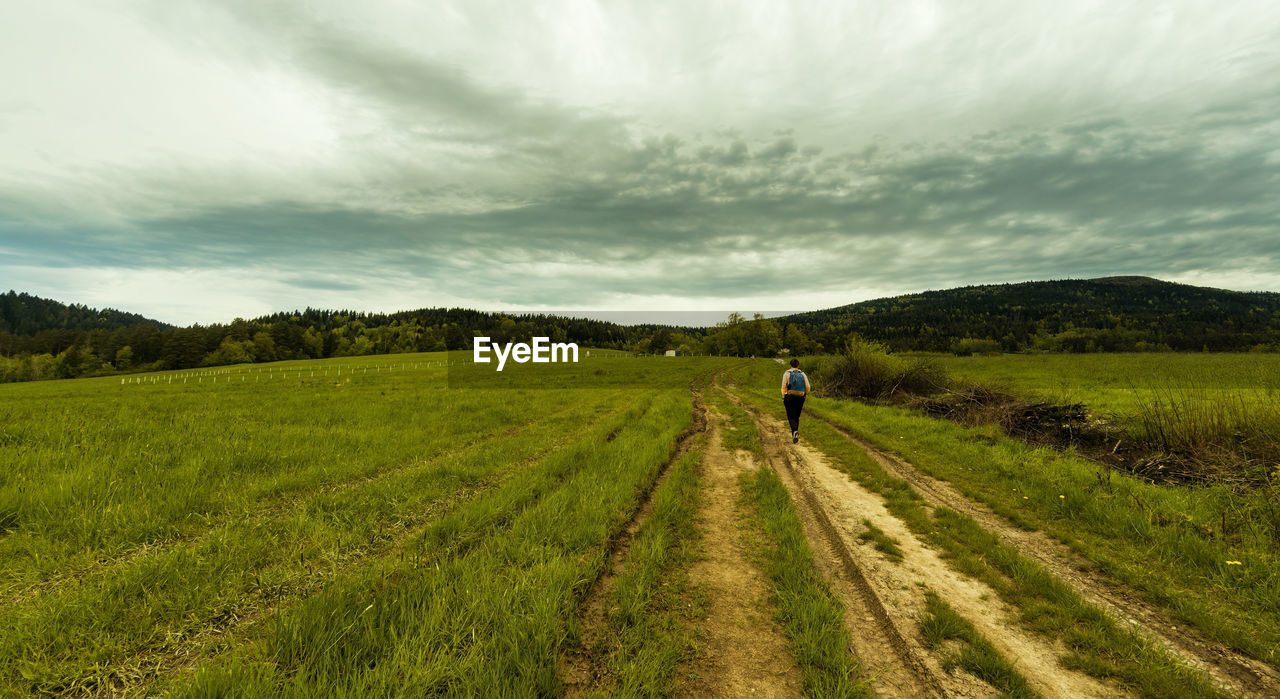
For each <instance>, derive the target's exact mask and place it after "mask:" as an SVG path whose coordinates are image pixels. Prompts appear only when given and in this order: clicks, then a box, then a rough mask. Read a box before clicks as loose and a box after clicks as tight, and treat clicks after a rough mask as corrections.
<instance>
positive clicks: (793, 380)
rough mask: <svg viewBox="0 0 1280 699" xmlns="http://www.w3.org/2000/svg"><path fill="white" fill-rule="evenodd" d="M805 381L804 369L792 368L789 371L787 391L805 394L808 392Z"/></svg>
mask: <svg viewBox="0 0 1280 699" xmlns="http://www.w3.org/2000/svg"><path fill="white" fill-rule="evenodd" d="M804 383H805V382H804V372H803V371H800V370H799V369H792V370H791V371H789V372H787V393H790V394H792V395H799V396H803V395H804V394H805V393H806V391H805V388H804Z"/></svg>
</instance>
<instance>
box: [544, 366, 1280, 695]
mask: <svg viewBox="0 0 1280 699" xmlns="http://www.w3.org/2000/svg"><path fill="white" fill-rule="evenodd" d="M726 388H727V387H725V386H721V385H719V384H717V385H716V387H715V388H712V389H710V390H725V389H726ZM725 393H726V395H728V396H729V398H730V399H731V400H733V401H734V402H735V403H736V404H737V405H738V406H739V407H742V408H744V409H745V410H747V412H748V414H749V415H751V417H752V418H753V420H754V421H755V425H756V428H757V431H758V433H759V435H760V438H761V440H762V442H763V443H764V446H765V452H766V464H765V466H766V467H770V468H773V469H774V470H775V471H776V472H777V473H778V475H779V477H780V478H781V479H782V481H783V483H784V485H785V486H786V487H787V489H788V491H789V492H790V494H791V496H792V501H793V502H794V503H795V505H796V508H797V511H798V513H799V515H800V517H801V521H802V523H803V525H804V528H805V533H806V535H807V538H808V539H809V542H810V545H811V547H812V549H813V552H814V557H815V563H816V565H817V568H818V569H819V572H821V573H822V575H823V577H824V578H825V579H826V580H827V581H828V583H829V584H830V586H831V589H832V591H833V593H835V595H836V596H837V598H838V599H839V600H840V601H841V602H842V603H843V604H844V607H845V621H846V626H847V627H848V628H849V629H850V631H851V638H850V644H851V648H850V650H851V652H853V653H854V654H855V655H856V656H857V657H858V658H859V659H860V660H861V662H862V663H863V665H864V667H865V668H866V669H867V674H868V677H869V678H870V681H871V683H872V687H873V689H874V690H875V692H876V693H877V694H878V695H881V696H891V697H917V696H960V697H977V696H992V695H994V694H996V693H997V692H996V691H995V689H994V688H993V687H991V686H990V685H988V684H986V683H985V682H983V681H981V680H979V679H976V678H974V677H972V676H971V675H969V674H968V673H966V672H964V671H962V670H958V669H954V670H952V671H951V672H948V671H946V670H944V668H943V664H942V663H943V657H942V655H941V654H940V652H938V651H932V650H930V649H928V648H926V647H924V645H923V643H922V641H921V636H920V632H919V626H920V621H921V619H922V618H923V617H924V616H925V595H924V593H925V591H926V590H931V591H933V592H935V593H936V594H938V595H939V596H940V597H941V598H942V599H943V600H945V601H946V602H947V603H948V604H949V605H950V606H951V607H952V608H953V609H954V610H955V611H956V612H957V613H959V614H960V615H961V616H963V617H964V618H965V619H967V620H968V621H969V622H970V623H971V624H973V625H974V627H975V628H976V629H977V630H978V631H979V632H980V633H981V634H982V635H983V636H984V637H985V638H987V639H988V640H989V641H990V642H991V643H992V644H993V645H994V646H995V647H996V649H997V650H998V651H999V652H1000V654H1001V655H1002V656H1003V657H1004V658H1005V659H1007V660H1008V661H1010V662H1011V663H1013V665H1014V666H1015V667H1016V669H1017V670H1018V671H1019V672H1020V673H1021V674H1022V675H1023V676H1024V677H1025V678H1026V679H1027V680H1028V682H1030V684H1031V686H1032V687H1033V689H1035V690H1036V691H1037V692H1038V693H1040V694H1041V695H1043V696H1048V697H1092V696H1118V695H1125V694H1126V693H1127V692H1126V691H1125V690H1124V689H1122V688H1120V687H1118V686H1116V685H1114V684H1110V683H1104V682H1101V681H1099V680H1097V679H1096V678H1093V677H1090V676H1088V675H1086V674H1084V673H1081V672H1076V671H1071V670H1067V669H1065V668H1063V667H1062V665H1061V663H1060V661H1059V659H1060V658H1061V657H1063V655H1065V654H1066V648H1065V646H1064V645H1063V644H1061V643H1060V642H1057V641H1055V640H1053V639H1050V638H1046V637H1045V636H1043V635H1039V634H1036V633H1034V632H1032V631H1029V630H1027V629H1026V628H1024V627H1023V626H1022V625H1021V624H1020V623H1019V621H1018V616H1019V615H1018V614H1017V610H1013V609H1009V608H1007V606H1006V605H1005V604H1004V603H1003V602H1002V601H1001V600H1000V598H999V596H998V595H997V594H996V593H995V592H994V591H993V590H991V589H990V588H989V587H987V586H986V585H985V584H984V583H981V582H979V581H976V580H973V579H971V578H968V577H966V576H964V575H962V574H960V573H958V572H956V571H955V570H953V569H952V568H951V567H950V566H949V565H948V564H947V563H946V562H945V561H943V560H942V558H941V557H940V556H939V555H938V553H937V552H936V551H934V550H933V549H932V548H930V547H929V546H927V545H925V544H924V543H923V542H922V541H921V540H920V539H918V538H917V537H916V536H915V535H914V533H913V532H912V531H911V530H910V529H909V528H907V526H906V525H905V524H904V523H903V522H902V521H901V520H899V519H898V518H897V517H895V516H894V515H892V514H891V513H890V512H889V511H888V509H887V508H886V507H885V503H884V501H883V499H882V497H881V496H880V495H878V494H877V493H874V492H871V491H869V490H867V489H865V488H863V487H862V486H861V485H860V484H858V483H856V482H855V481H854V480H852V479H851V478H850V477H849V476H848V475H847V474H845V473H844V472H842V471H839V470H837V469H836V468H834V467H833V466H832V465H831V464H830V463H829V461H828V459H827V458H826V457H825V456H824V455H823V454H822V453H820V452H818V451H816V450H814V449H811V448H809V447H807V446H806V445H804V444H792V443H791V440H790V432H789V431H788V428H787V427H786V426H785V425H784V424H783V422H782V421H781V420H780V419H779V418H777V417H774V416H772V415H767V414H762V413H761V412H760V411H757V410H755V409H754V408H752V407H750V406H748V405H746V404H745V403H743V402H742V401H741V400H740V399H739V398H737V397H736V396H735V395H733V393H732V392H730V391H728V390H726V391H725ZM695 405H696V411H695V412H696V414H697V415H699V416H700V418H699V419H695V426H696V427H697V429H700V430H706V431H707V432H708V437H709V439H708V440H707V444H706V447H705V452H704V455H703V464H702V471H701V474H702V476H701V477H702V480H703V484H704V494H703V505H702V511H701V513H700V515H699V529H700V530H701V531H702V536H703V537H704V547H703V550H704V552H705V554H706V555H705V556H704V558H703V559H701V560H699V561H698V562H696V563H695V564H694V565H693V566H692V568H691V569H690V579H691V581H692V582H693V583H694V585H695V586H696V587H698V588H699V589H701V590H702V591H703V592H704V593H705V594H706V595H707V599H708V607H707V615H706V617H705V618H704V619H701V620H699V621H698V622H697V625H698V628H697V630H696V634H697V637H698V639H699V645H700V647H699V652H698V653H697V654H696V655H695V656H694V657H691V658H688V659H687V660H686V661H685V662H684V663H682V665H681V667H680V670H679V683H678V687H679V692H680V693H681V694H682V695H693V696H744V695H757V696H787V697H789V696H799V694H800V691H801V688H802V680H801V676H800V672H799V670H798V668H797V667H796V665H795V662H794V660H793V659H792V657H791V654H790V652H789V644H788V643H787V641H786V638H785V637H784V636H783V634H782V633H781V631H780V629H779V628H778V626H777V624H776V622H774V621H773V619H772V618H771V617H770V614H769V612H768V610H767V608H766V606H765V604H764V600H765V599H766V598H767V585H768V582H767V581H766V580H765V579H764V578H763V576H762V575H761V573H760V572H759V570H758V569H757V568H756V566H755V565H753V564H752V562H751V561H750V560H749V555H748V553H747V552H746V551H745V550H744V548H743V543H742V539H741V530H740V513H739V512H738V509H737V503H738V498H739V485H738V475H739V474H740V473H741V472H742V471H743V470H746V469H752V468H757V467H759V464H757V463H755V460H754V459H753V458H752V457H750V456H749V455H747V454H746V453H745V452H740V453H739V454H737V455H734V454H730V453H728V452H727V451H726V450H725V449H724V447H723V445H722V442H721V439H720V431H721V426H722V422H723V416H720V415H718V414H716V413H715V412H714V411H709V410H708V409H707V408H706V407H705V406H704V405H703V403H702V398H701V395H697V394H695ZM808 416H809V419H821V418H816V416H813V415H812V414H809V415H808ZM824 422H827V424H829V425H831V426H832V427H833V428H835V429H837V430H838V431H840V432H841V433H843V434H844V435H845V436H846V437H847V438H848V439H850V440H852V441H854V442H855V443H856V444H858V446H859V447H861V448H862V449H864V450H865V451H866V452H867V453H868V454H869V455H871V456H872V458H874V459H875V460H876V461H877V463H879V464H880V466H881V467H882V468H884V469H885V470H886V471H887V472H888V473H890V474H892V475H894V476H896V477H899V478H901V479H903V480H906V481H907V482H909V483H910V484H911V485H912V487H913V488H915V489H916V490H917V491H918V492H919V493H920V495H921V496H923V498H924V499H925V500H926V501H927V502H928V503H930V504H931V505H933V506H941V507H948V508H951V509H954V510H956V511H958V512H961V513H963V514H966V515H968V516H970V517H972V518H973V519H974V520H975V521H977V522H978V523H979V524H980V525H982V526H983V527H984V528H986V529H987V530H989V531H991V532H993V533H995V534H997V535H998V536H999V537H1000V538H1001V540H1002V541H1004V542H1005V543H1006V544H1008V545H1010V546H1012V547H1014V548H1015V549H1017V550H1018V551H1019V552H1020V553H1022V554H1023V555H1024V556H1027V557H1028V558H1030V559H1032V560H1035V561H1037V562H1039V563H1040V564H1042V565H1044V566H1045V568H1046V569H1048V570H1049V571H1050V572H1051V573H1053V574H1054V575H1055V576H1057V577H1058V578H1060V579H1062V580H1063V581H1065V582H1067V583H1068V584H1070V585H1071V586H1072V587H1073V588H1075V589H1076V590H1077V591H1078V592H1079V593H1080V594H1081V595H1082V596H1083V597H1084V598H1085V599H1087V600H1088V601H1090V602H1091V603H1094V604H1096V605H1098V606H1099V607H1101V608H1103V609H1105V610H1107V611H1108V612H1109V613H1110V614H1112V615H1113V616H1114V617H1115V618H1117V619H1119V620H1121V621H1123V622H1124V623H1128V624H1130V625H1133V626H1136V627H1139V629H1140V630H1141V631H1142V632H1144V633H1146V634H1147V635H1148V636H1150V637H1152V638H1153V639H1154V640H1155V641H1156V642H1158V643H1160V644H1161V645H1163V646H1165V647H1166V648H1168V649H1169V650H1170V652H1171V653H1173V654H1175V655H1176V656H1177V657H1179V658H1181V659H1183V660H1184V661H1185V662H1187V663H1188V664H1189V665H1192V666H1194V667H1197V668H1200V669H1202V670H1204V671H1205V672H1207V673H1209V674H1210V676H1212V677H1213V678H1214V680H1215V681H1216V683H1217V684H1218V686H1219V688H1220V689H1222V690H1224V691H1226V692H1228V693H1232V694H1244V695H1259V696H1280V676H1278V674H1277V673H1276V671H1275V670H1274V669H1273V668H1270V667H1269V666H1267V665H1264V664H1262V663H1259V662H1257V661H1254V660H1252V659H1250V658H1247V657H1245V656H1243V655H1241V654H1239V653H1237V652H1235V651H1232V650H1231V649H1228V648H1225V647H1223V646H1221V645H1219V644H1213V643H1209V642H1207V641H1205V640H1204V639H1202V638H1200V637H1199V636H1198V635H1197V634H1195V633H1194V632H1193V631H1190V630H1188V629H1186V628H1181V627H1178V626H1176V625H1175V624H1173V623H1172V622H1170V621H1169V620H1168V619H1167V618H1166V617H1164V616H1163V615H1162V614H1160V613H1159V612H1158V611H1157V610H1155V609H1153V608H1151V607H1150V606H1149V605H1147V604H1145V603H1143V602H1142V601H1140V600H1137V599H1136V598H1134V597H1133V596H1132V595H1130V594H1128V593H1126V591H1125V590H1124V589H1123V588H1121V587H1119V586H1117V585H1116V584H1115V583H1113V582H1111V581H1109V580H1108V579H1107V578H1106V576H1105V575H1103V574H1102V573H1101V572H1100V571H1098V570H1097V569H1096V567H1094V566H1092V565H1091V564H1089V562H1088V561H1086V560H1085V559H1083V558H1082V557H1081V556H1079V555H1078V554H1076V553H1075V552H1073V551H1072V550H1071V549H1069V548H1068V547H1067V546H1065V545H1064V544H1062V543H1061V542H1059V541H1057V540H1055V539H1052V538H1051V537H1049V536H1047V535H1046V534H1044V533H1043V532H1034V531H1032V532H1029V531H1025V530H1023V529H1020V528H1018V527H1016V526H1014V525H1012V524H1011V523H1010V522H1008V521H1007V520H1005V519H1004V518H1002V517H1000V516H999V515H997V514H995V513H994V512H992V511H991V510H990V509H989V508H988V507H986V506H984V505H981V504H979V503H975V502H973V501H971V500H969V499H968V498H966V497H965V496H963V495H962V494H960V493H959V492H958V491H957V490H956V489H955V488H954V487H952V486H951V485H950V484H948V483H946V482H943V481H939V480H937V479H934V478H932V477H930V476H928V475H926V474H923V473H921V472H920V471H919V470H917V469H915V468H914V467H912V466H911V465H910V464H908V463H907V462H905V461H904V460H902V459H901V458H899V457H897V456H895V455H893V454H890V453H887V452H884V451H882V450H879V449H877V448H875V447H874V446H873V445H871V444H868V443H866V442H865V441H862V440H860V439H859V438H857V437H856V436H855V435H853V434H852V433H850V431H849V430H847V429H845V428H842V427H841V426H839V425H837V424H835V423H831V422H829V421H825V420H824ZM649 509H650V505H649V503H647V502H646V503H645V504H644V505H643V506H642V507H641V508H640V509H639V511H638V512H637V516H636V518H635V519H634V520H633V522H632V523H631V525H630V526H629V527H628V529H627V531H626V532H625V533H624V534H623V536H622V537H621V539H620V541H619V542H618V545H617V547H616V549H615V551H614V552H613V555H612V558H611V566H610V567H609V569H608V570H607V572H606V574H605V575H604V576H603V577H602V578H601V580H600V581H599V582H598V584H597V585H596V586H595V588H594V592H593V594H592V595H591V597H590V598H589V600H588V602H587V604H586V607H585V609H584V615H585V618H584V622H585V623H584V627H585V634H584V641H585V642H584V644H583V648H584V649H590V648H591V647H592V646H591V642H592V639H593V638H597V639H598V637H599V636H600V634H604V633H607V629H606V625H605V609H604V606H603V605H604V600H605V599H607V597H608V593H609V590H610V589H611V586H612V581H613V579H614V578H615V577H616V575H617V574H618V573H619V566H620V565H622V560H623V559H624V557H625V552H626V550H627V547H628V545H629V542H630V538H631V537H632V536H633V535H634V534H635V532H636V531H637V529H638V528H639V526H640V524H641V523H642V522H643V521H644V520H645V519H647V517H648V511H649ZM864 521H869V522H870V523H871V524H872V525H874V526H875V527H876V528H878V529H880V530H881V531H883V532H884V533H885V534H887V535H888V536H889V537H891V538H893V539H894V540H896V542H897V544H898V546H899V548H900V549H901V552H902V555H903V558H902V560H901V561H892V560H889V559H888V558H887V557H885V556H884V555H883V554H881V553H880V552H878V551H876V550H875V549H874V548H873V547H871V546H870V545H867V544H864V543H862V542H861V541H860V540H859V536H860V535H861V534H862V533H863V532H864V531H865V530H866V528H867V527H866V525H865V524H864ZM947 652H949V651H948V650H943V651H942V653H947ZM593 655H594V656H595V657H593ZM562 670H564V671H565V672H566V676H567V678H568V689H569V693H570V694H571V695H580V694H582V693H584V692H586V691H591V690H599V689H605V688H607V686H608V678H607V677H604V676H603V673H604V670H603V665H602V660H601V657H600V654H599V653H598V652H597V653H594V654H593V653H592V652H590V651H589V650H588V651H585V652H579V653H578V654H576V655H570V656H568V657H567V658H566V662H565V665H563V666H562Z"/></svg>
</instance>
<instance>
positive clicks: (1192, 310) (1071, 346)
mask: <svg viewBox="0 0 1280 699" xmlns="http://www.w3.org/2000/svg"><path fill="white" fill-rule="evenodd" d="M777 320H778V321H779V322H780V323H796V324H797V325H799V326H800V327H801V328H802V329H804V331H805V332H806V333H808V334H809V335H811V336H814V337H815V338H816V339H818V340H819V341H820V342H822V343H823V344H824V345H826V346H827V347H828V349H830V348H831V347H832V344H831V343H833V342H839V341H840V338H842V337H844V336H846V335H848V333H850V332H856V333H858V334H860V335H863V336H864V337H867V338H871V339H875V340H879V341H881V342H885V343H887V344H888V345H889V346H890V347H892V348H893V349H895V350H898V351H907V350H924V351H961V352H968V351H985V350H991V351H1005V352H1017V351H1023V350H1045V351H1058V352H1093V351H1098V352H1125V351H1144V350H1152V351H1159V350H1163V351H1168V350H1176V351H1200V350H1205V349H1207V350H1209V351H1248V350H1251V349H1270V350H1273V351H1274V350H1280V294H1277V293H1270V292H1242V291H1227V290H1223V289H1211V288H1207V287H1199V286H1190V285H1187V284H1175V283H1172V282H1165V281H1160V280H1158V279H1152V278H1150V277H1105V278H1101V279H1066V280H1061V281H1047V282H1023V283H1020V284H992V285H986V286H967V287H962V288H958V289H948V290H945V291H926V292H923V293H919V294H909V295H906V296H896V297H892V298H883V299H875V300H872V301H863V302H861V303H855V304H851V305H848V306H840V307H837V308H830V309H827V310H821V311H812V312H809V313H800V314H797V315H793V316H787V317H785V318H778V319H777Z"/></svg>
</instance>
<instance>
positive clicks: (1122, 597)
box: [806, 413, 1280, 696]
mask: <svg viewBox="0 0 1280 699" xmlns="http://www.w3.org/2000/svg"><path fill="white" fill-rule="evenodd" d="M806 414H807V415H808V416H810V417H813V418H815V419H817V420H819V421H821V422H823V423H824V424H826V425H828V426H830V427H831V428H832V429H834V430H836V431H837V432H839V433H840V434H842V435H843V436H844V437H845V438H846V439H849V440H850V441H852V442H853V443H854V444H856V445H858V447H860V448H861V449H862V450H863V451H865V452H867V454H868V455H869V456H871V458H872V459H874V460H875V461H876V463H878V464H879V465H880V466H881V467H882V468H884V469H885V470H886V471H887V472H888V473H890V474H891V475H893V476H896V477H898V478H901V479H902V480H905V481H907V482H908V483H910V484H911V486H912V487H913V488H915V489H916V492H918V493H919V494H920V495H921V496H922V497H923V498H924V499H925V501H927V502H928V503H929V504H931V505H933V506H935V507H938V506H941V507H947V508H950V509H952V510H955V511H957V512H959V513H961V514H964V515H967V516H969V517H971V518H973V519H974V521H976V522H978V524H980V525H981V526H982V527H983V528H984V529H986V530H987V531H989V532H991V533H993V534H995V535H996V536H998V537H999V538H1000V540H1001V541H1002V542H1003V543H1005V544H1006V545H1008V546H1010V547H1012V548H1014V549H1015V550H1017V551H1018V553H1020V554H1021V555H1023V556H1026V557H1027V558H1030V559H1031V560H1034V561H1036V562H1037V563H1039V564H1040V565H1043V566H1044V567H1045V568H1046V569H1047V570H1048V571H1049V572H1050V573H1052V574H1053V575H1055V576H1056V577H1058V578H1059V579H1060V580H1062V581H1063V582H1065V583H1067V584H1068V585H1070V586H1071V587H1072V589H1074V590H1075V591H1076V592H1077V593H1078V594H1079V595H1080V596H1081V597H1083V598H1084V599H1085V600H1086V601H1088V602H1089V603H1091V604H1094V605H1096V606H1098V607H1100V608H1102V609H1104V610H1105V611H1107V612H1108V613H1109V614H1111V615H1112V617H1114V618H1115V619H1117V620H1118V621H1120V622H1121V623H1123V624H1126V625H1128V626H1130V627H1133V628H1135V629H1136V630H1138V631H1139V632H1141V633H1143V634H1144V635H1145V636H1147V637H1148V638H1150V639H1151V640H1152V641H1154V642H1156V643H1158V644H1160V645H1161V646H1162V647H1164V648H1165V649H1166V650H1167V651H1168V652H1170V653H1171V654H1172V655H1173V656H1174V657H1176V658H1178V659H1180V660H1182V661H1183V662H1185V663H1187V664H1188V665H1190V666H1192V667H1194V668H1197V669H1199V670H1202V671H1204V672H1206V673H1208V674H1209V676H1210V677H1212V678H1213V680H1214V682H1215V684H1217V685H1218V687H1219V689H1221V690H1224V691H1227V692H1230V693H1234V694H1246V695H1259V696H1280V671H1277V670H1276V669H1275V668H1273V667H1271V666H1270V665H1267V664H1266V663H1263V662H1261V661H1259V660H1255V659H1254V658H1251V657H1249V656H1247V655H1245V654H1243V653H1241V652H1240V651H1238V650H1235V649H1233V648H1230V647H1228V646H1226V645H1223V644H1221V643H1217V642H1214V641H1210V640H1208V639H1206V638H1204V637H1203V636H1201V635H1200V634H1199V633H1197V632H1196V631H1194V630H1192V629H1190V628H1188V627H1186V626H1185V625H1181V624H1177V623H1175V622H1174V621H1172V620H1171V619H1169V618H1168V617H1167V616H1166V615H1165V614H1164V613H1163V612H1161V611H1159V610H1158V609H1156V608H1155V607H1153V606H1151V605H1150V604H1149V603H1147V602H1146V601H1144V600H1142V599H1139V598H1138V597H1137V596H1136V595H1134V594H1132V593H1130V592H1128V591H1126V590H1125V589H1124V588H1123V587H1122V586H1120V584H1119V583H1117V582H1116V581H1115V580H1112V579H1111V578H1110V577H1109V576H1107V575H1106V573H1104V572H1103V571H1101V570H1099V569H1098V567H1097V566H1096V565H1094V564H1093V562H1092V561H1089V560H1088V559H1087V558H1085V557H1084V556H1082V555H1080V554H1079V553H1077V552H1076V551H1074V550H1073V549H1071V548H1070V547H1069V546H1067V545H1066V544H1064V543H1062V542H1061V541H1059V540H1058V539H1055V538H1053V537H1051V536H1049V535H1048V534H1046V533H1044V532H1042V531H1028V530H1026V529H1022V528H1021V527H1018V526H1017V525H1015V524H1013V523H1012V522H1010V521H1009V520H1007V519H1005V518H1004V517H1003V516H1001V515H999V514H996V513H995V512H994V511H993V510H991V509H990V508H989V507H988V506H986V505H984V504H982V503H978V502H975V501H973V500H970V499H969V498H968V497H966V496H965V495H963V494H962V493H960V492H959V491H958V490H956V489H955V488H954V487H953V486H952V485H950V484H949V483H946V482H945V481H941V480H939V479H937V478H934V477H933V476H930V475H928V474H925V473H923V472H922V471H920V470H919V469H917V468H916V467H915V466H912V465H911V464H910V463H909V462H907V461H906V460H905V459H903V458H902V457H900V456H898V455H896V454H893V453H891V452H888V451H885V450H883V449H880V448H879V447H877V446H875V445H873V444H871V443H870V442H867V441H866V440H864V439H862V438H861V437H858V436H857V435H856V434H854V433H853V432H852V431H851V430H849V429H848V428H847V427H844V426H843V425H840V424H838V423H836V422H833V421H831V420H829V419H827V418H825V417H822V416H819V415H815V414H813V413H806Z"/></svg>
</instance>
